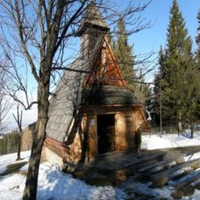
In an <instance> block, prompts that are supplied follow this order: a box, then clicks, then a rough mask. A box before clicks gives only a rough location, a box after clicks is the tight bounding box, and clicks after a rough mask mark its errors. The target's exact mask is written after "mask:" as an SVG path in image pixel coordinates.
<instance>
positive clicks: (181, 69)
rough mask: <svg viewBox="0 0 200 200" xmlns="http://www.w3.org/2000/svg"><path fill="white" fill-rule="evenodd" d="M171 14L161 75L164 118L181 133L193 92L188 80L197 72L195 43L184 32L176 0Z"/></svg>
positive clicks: (186, 32)
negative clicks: (194, 55) (193, 48)
mask: <svg viewBox="0 0 200 200" xmlns="http://www.w3.org/2000/svg"><path fill="white" fill-rule="evenodd" d="M170 14H171V16H170V22H169V26H168V33H167V47H166V49H165V53H164V54H163V55H164V56H163V57H162V62H161V63H160V72H159V74H160V77H161V81H160V84H161V93H162V105H163V117H164V119H165V121H166V122H167V123H170V124H174V122H175V123H176V124H178V130H179V131H182V121H183V116H184V114H185V113H187V105H188V103H189V102H188V96H190V94H189V93H190V92H191V90H190V89H189V87H188V80H189V79H191V78H192V77H191V76H192V75H193V73H192V72H193V70H194V61H193V56H192V53H191V49H192V40H191V38H190V37H189V36H188V31H187V29H186V28H185V21H184V19H183V17H182V14H181V12H180V10H179V7H178V4H177V0H173V5H172V7H171V10H170ZM189 72H190V73H189ZM189 76H190V77H189ZM191 87H192V86H191ZM186 95H188V96H186Z"/></svg>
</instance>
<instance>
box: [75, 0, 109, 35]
mask: <svg viewBox="0 0 200 200" xmlns="http://www.w3.org/2000/svg"><path fill="white" fill-rule="evenodd" d="M91 26H92V27H93V28H96V29H100V30H103V31H106V32H107V31H109V30H110V28H109V26H108V25H107V23H106V21H105V19H104V18H103V16H102V14H101V13H100V11H99V9H98V7H97V6H96V4H95V3H94V1H93V0H90V4H89V5H88V8H87V11H86V13H85V16H84V18H83V22H82V24H81V26H80V27H79V31H78V35H79V36H81V35H82V34H83V33H84V32H85V31H86V29H87V28H88V27H91Z"/></svg>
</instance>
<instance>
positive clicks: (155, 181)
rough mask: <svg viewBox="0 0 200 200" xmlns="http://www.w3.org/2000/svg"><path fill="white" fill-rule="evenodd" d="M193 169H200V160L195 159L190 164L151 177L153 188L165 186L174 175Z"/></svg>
mask: <svg viewBox="0 0 200 200" xmlns="http://www.w3.org/2000/svg"><path fill="white" fill-rule="evenodd" d="M186 167H191V168H193V169H196V168H199V167H200V159H195V160H192V161H189V162H185V163H182V164H180V165H177V166H175V167H172V168H171V169H167V170H165V171H162V172H159V173H156V174H154V175H152V176H151V178H152V186H153V187H160V186H163V185H164V184H165V183H167V182H168V181H169V180H171V179H172V178H173V177H174V176H173V173H175V172H177V171H178V170H180V169H183V168H186Z"/></svg>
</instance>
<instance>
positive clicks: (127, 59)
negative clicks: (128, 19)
mask: <svg viewBox="0 0 200 200" xmlns="http://www.w3.org/2000/svg"><path fill="white" fill-rule="evenodd" d="M117 29H118V30H117V38H116V41H115V40H114V41H113V43H112V47H113V51H114V54H115V56H116V59H117V62H118V64H119V67H120V69H121V71H122V74H123V77H124V79H125V80H126V81H127V83H128V88H129V89H130V90H132V91H134V89H135V84H134V56H133V46H130V45H129V44H128V32H127V30H126V27H125V23H124V21H123V18H122V17H120V19H119V22H118V24H117Z"/></svg>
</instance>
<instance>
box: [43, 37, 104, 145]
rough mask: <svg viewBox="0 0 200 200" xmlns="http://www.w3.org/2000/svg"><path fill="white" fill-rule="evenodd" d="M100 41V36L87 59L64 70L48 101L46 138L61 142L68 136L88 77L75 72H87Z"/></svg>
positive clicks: (78, 61) (78, 60)
mask: <svg viewBox="0 0 200 200" xmlns="http://www.w3.org/2000/svg"><path fill="white" fill-rule="evenodd" d="M101 41H102V36H101V37H99V38H98V40H97V43H96V46H95V47H94V49H93V51H92V52H91V54H90V56H89V58H88V59H86V60H83V59H82V58H78V59H77V60H75V61H74V63H73V64H72V65H71V66H70V67H69V69H71V70H66V72H65V74H64V75H63V77H62V79H61V80H60V83H59V84H58V86H57V88H56V91H55V94H54V96H53V97H52V98H51V100H50V107H49V114H48V115H49V120H48V123H47V128H46V133H47V136H48V137H51V138H53V139H56V140H58V141H60V142H63V141H64V140H65V138H67V136H68V130H69V129H70V126H71V124H72V123H73V120H74V119H75V117H76V115H77V112H78V105H79V104H80V103H81V99H82V90H83V82H84V80H85V78H86V76H87V75H88V74H87V73H79V72H77V71H85V72H89V71H90V70H91V67H90V66H91V65H92V62H93V60H95V59H96V57H97V51H98V49H99V46H100V44H101Z"/></svg>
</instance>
